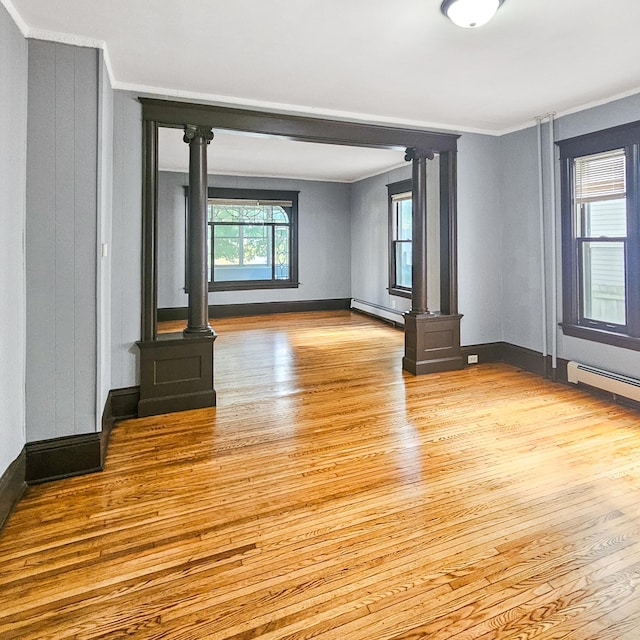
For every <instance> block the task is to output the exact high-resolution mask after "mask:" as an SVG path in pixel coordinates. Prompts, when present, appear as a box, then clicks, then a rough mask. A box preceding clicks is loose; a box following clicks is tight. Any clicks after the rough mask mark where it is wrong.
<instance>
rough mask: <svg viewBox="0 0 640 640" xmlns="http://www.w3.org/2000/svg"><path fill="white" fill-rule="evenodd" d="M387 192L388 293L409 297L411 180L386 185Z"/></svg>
mask: <svg viewBox="0 0 640 640" xmlns="http://www.w3.org/2000/svg"><path fill="white" fill-rule="evenodd" d="M387 190H388V193H389V293H391V294H392V295H396V296H403V297H405V298H410V297H411V230H412V203H411V195H412V192H411V180H403V181H402V182H395V183H393V184H389V185H387Z"/></svg>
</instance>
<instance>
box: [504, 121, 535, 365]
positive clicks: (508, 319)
mask: <svg viewBox="0 0 640 640" xmlns="http://www.w3.org/2000/svg"><path fill="white" fill-rule="evenodd" d="M500 152H501V154H500V155H501V164H500V183H499V185H500V194H501V205H500V208H501V211H502V274H503V275H502V285H503V287H502V310H503V314H502V326H503V335H504V340H505V341H506V342H509V343H511V344H515V345H519V346H522V347H527V348H529V349H534V350H536V351H539V352H542V351H543V349H544V344H543V338H542V334H543V329H542V316H541V311H540V309H541V308H542V305H543V301H542V290H541V289H542V287H541V276H540V265H541V261H542V255H541V248H540V217H539V206H538V199H539V196H538V157H537V136H536V130H535V129H525V130H524V131H517V132H515V133H511V134H509V135H506V136H503V137H502V138H501V139H500Z"/></svg>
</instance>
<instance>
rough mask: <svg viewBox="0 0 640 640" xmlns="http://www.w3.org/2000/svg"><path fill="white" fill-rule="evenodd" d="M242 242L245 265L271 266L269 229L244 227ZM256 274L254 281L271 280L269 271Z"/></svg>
mask: <svg viewBox="0 0 640 640" xmlns="http://www.w3.org/2000/svg"><path fill="white" fill-rule="evenodd" d="M243 231H244V241H243V263H244V264H245V265H269V264H271V246H270V245H271V227H250V226H246V227H244V229H243ZM266 271H267V272H268V273H266V274H265V270H264V269H263V270H262V271H260V272H258V271H256V272H255V273H256V279H257V280H264V279H265V278H267V279H271V269H270V268H269V269H267V270H266Z"/></svg>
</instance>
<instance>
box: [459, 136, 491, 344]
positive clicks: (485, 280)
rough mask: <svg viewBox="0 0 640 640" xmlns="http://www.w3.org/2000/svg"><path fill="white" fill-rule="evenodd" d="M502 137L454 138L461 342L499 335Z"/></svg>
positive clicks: (487, 339)
mask: <svg viewBox="0 0 640 640" xmlns="http://www.w3.org/2000/svg"><path fill="white" fill-rule="evenodd" d="M499 145H500V141H499V139H498V138H496V137H493V136H483V135H477V134H469V133H465V134H463V135H462V136H461V137H460V139H459V141H458V150H459V151H458V290H459V309H460V313H462V314H464V317H463V318H462V323H461V343H462V344H463V345H466V344H481V343H486V342H496V341H500V340H501V339H502V309H501V301H502V282H501V278H502V261H501V257H500V256H501V250H502V247H501V238H500V234H501V226H502V216H501V210H500V192H499V183H500V146H499Z"/></svg>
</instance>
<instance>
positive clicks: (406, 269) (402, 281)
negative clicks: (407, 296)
mask: <svg viewBox="0 0 640 640" xmlns="http://www.w3.org/2000/svg"><path fill="white" fill-rule="evenodd" d="M395 245H396V246H395V249H396V274H395V275H396V282H395V284H396V286H397V287H406V288H407V289H411V242H407V241H405V242H396V243H395Z"/></svg>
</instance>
